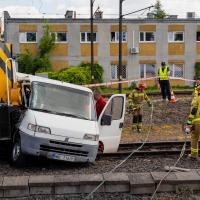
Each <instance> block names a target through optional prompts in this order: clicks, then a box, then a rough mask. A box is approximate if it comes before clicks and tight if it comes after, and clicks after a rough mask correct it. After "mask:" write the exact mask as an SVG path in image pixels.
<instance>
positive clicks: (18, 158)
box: [11, 137, 24, 167]
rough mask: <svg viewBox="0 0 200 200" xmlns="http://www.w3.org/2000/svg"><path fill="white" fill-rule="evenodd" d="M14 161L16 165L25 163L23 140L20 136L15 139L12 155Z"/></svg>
mask: <svg viewBox="0 0 200 200" xmlns="http://www.w3.org/2000/svg"><path fill="white" fill-rule="evenodd" d="M11 159H12V163H13V165H15V166H18V167H20V166H22V164H23V163H24V155H23V154H22V151H21V141H20V137H17V138H16V139H15V141H14V144H13V148H12V155H11Z"/></svg>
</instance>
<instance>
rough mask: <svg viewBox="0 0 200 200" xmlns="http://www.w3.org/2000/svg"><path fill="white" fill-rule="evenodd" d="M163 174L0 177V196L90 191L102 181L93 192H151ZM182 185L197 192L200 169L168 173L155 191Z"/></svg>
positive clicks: (174, 189)
mask: <svg viewBox="0 0 200 200" xmlns="http://www.w3.org/2000/svg"><path fill="white" fill-rule="evenodd" d="M166 173H167V172H149V173H112V174H109V173H106V174H76V175H41V176H4V177H1V176H0V198H8V197H9V198H11V197H28V196H31V195H59V194H62V195H63V194H79V193H90V192H91V191H92V190H93V189H94V188H95V187H97V186H98V185H99V184H100V183H101V182H102V181H103V180H105V183H104V185H103V186H102V187H101V188H100V189H99V190H98V191H97V192H104V193H106V192H110V193H114V192H126V193H129V192H130V193H131V194H152V193H153V192H154V191H155V189H156V186H157V184H158V183H159V182H160V180H161V179H162V178H163V177H164V176H165V175H166ZM182 188H185V189H186V188H187V189H189V190H192V191H194V190H195V191H200V169H194V170H191V171H189V172H172V173H170V174H169V175H168V176H167V177H166V178H165V180H164V181H163V182H162V184H161V186H160V188H159V189H158V192H175V191H177V190H180V189H182Z"/></svg>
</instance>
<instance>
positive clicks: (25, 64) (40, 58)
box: [17, 24, 56, 74]
mask: <svg viewBox="0 0 200 200" xmlns="http://www.w3.org/2000/svg"><path fill="white" fill-rule="evenodd" d="M55 46H56V44H55V36H54V35H53V34H50V30H49V26H48V25H47V24H45V25H44V26H43V36H42V38H41V39H40V41H39V48H38V51H37V54H36V56H35V57H34V56H33V55H32V54H31V53H30V51H29V50H28V49H26V50H25V52H24V53H22V54H19V55H18V57H17V60H18V64H19V69H20V72H22V73H28V74H35V73H36V72H44V71H51V63H50V60H49V53H50V52H51V51H52V50H53V49H54V48H55Z"/></svg>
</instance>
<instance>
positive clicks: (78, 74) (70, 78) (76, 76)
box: [49, 67, 90, 85]
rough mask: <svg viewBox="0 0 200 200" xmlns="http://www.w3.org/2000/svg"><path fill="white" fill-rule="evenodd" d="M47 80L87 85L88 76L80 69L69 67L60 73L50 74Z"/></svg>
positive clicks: (88, 81)
mask: <svg viewBox="0 0 200 200" xmlns="http://www.w3.org/2000/svg"><path fill="white" fill-rule="evenodd" d="M49 78H51V79H55V80H59V81H64V82H68V83H74V84H78V85H81V84H89V83H90V79H88V74H87V72H86V70H84V69H83V68H81V67H70V68H69V69H65V70H63V71H61V72H50V73H49Z"/></svg>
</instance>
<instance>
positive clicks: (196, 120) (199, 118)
mask: <svg viewBox="0 0 200 200" xmlns="http://www.w3.org/2000/svg"><path fill="white" fill-rule="evenodd" d="M198 121H200V117H197V118H195V119H193V120H192V123H193V122H198Z"/></svg>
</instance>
